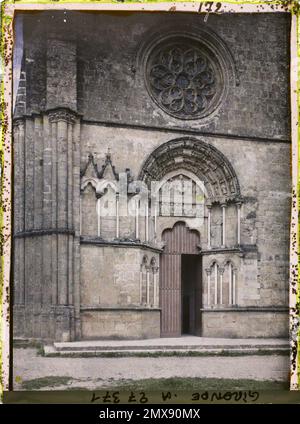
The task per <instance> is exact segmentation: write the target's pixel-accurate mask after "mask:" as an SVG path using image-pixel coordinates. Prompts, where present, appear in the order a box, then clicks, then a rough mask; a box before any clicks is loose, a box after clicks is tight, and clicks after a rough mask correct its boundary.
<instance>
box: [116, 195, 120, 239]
mask: <svg viewBox="0 0 300 424" xmlns="http://www.w3.org/2000/svg"><path fill="white" fill-rule="evenodd" d="M119 236H120V217H119V193H116V238H117V239H118V238H119Z"/></svg>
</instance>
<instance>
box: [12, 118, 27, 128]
mask: <svg viewBox="0 0 300 424" xmlns="http://www.w3.org/2000/svg"><path fill="white" fill-rule="evenodd" d="M24 124H25V122H24V118H16V119H14V120H13V126H14V128H19V127H22V126H24Z"/></svg>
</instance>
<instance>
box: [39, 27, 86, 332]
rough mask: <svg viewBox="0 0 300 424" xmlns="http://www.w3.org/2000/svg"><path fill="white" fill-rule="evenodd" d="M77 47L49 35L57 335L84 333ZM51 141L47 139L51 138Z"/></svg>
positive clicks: (48, 99) (54, 320)
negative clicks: (81, 308) (80, 271)
mask: <svg viewBox="0 0 300 424" xmlns="http://www.w3.org/2000/svg"><path fill="white" fill-rule="evenodd" d="M76 49H77V46H76V42H75V41H73V40H66V39H64V40H63V39H57V38H55V37H51V34H50V36H49V38H48V40H47V54H46V65H47V73H46V75H47V80H46V85H47V89H46V110H47V112H46V115H47V118H48V125H49V129H48V135H49V143H50V146H51V202H52V208H51V209H52V210H51V215H52V222H51V231H50V234H51V239H52V249H51V252H52V325H53V332H54V338H55V339H56V340H72V339H73V338H74V337H75V333H76V335H77V337H78V336H79V334H80V323H79V321H80V309H79V305H80V299H79V292H80V291H79V267H80V247H79V246H80V241H79V238H80V178H79V173H80V169H79V168H80V155H79V152H80V118H79V116H78V115H77V113H76V110H77V58H76V54H77V51H76ZM47 142H48V141H47Z"/></svg>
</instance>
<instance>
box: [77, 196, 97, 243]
mask: <svg viewBox="0 0 300 424" xmlns="http://www.w3.org/2000/svg"><path fill="white" fill-rule="evenodd" d="M80 202H81V197H80ZM97 236H98V237H101V198H100V197H99V198H98V199H97Z"/></svg>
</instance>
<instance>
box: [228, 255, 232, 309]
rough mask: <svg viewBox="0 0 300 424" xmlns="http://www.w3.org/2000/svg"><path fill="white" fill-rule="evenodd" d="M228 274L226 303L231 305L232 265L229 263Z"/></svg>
mask: <svg viewBox="0 0 300 424" xmlns="http://www.w3.org/2000/svg"><path fill="white" fill-rule="evenodd" d="M228 273H229V275H228V276H229V278H228V284H229V290H228V293H229V299H228V303H229V305H232V265H231V263H229V264H228Z"/></svg>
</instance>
